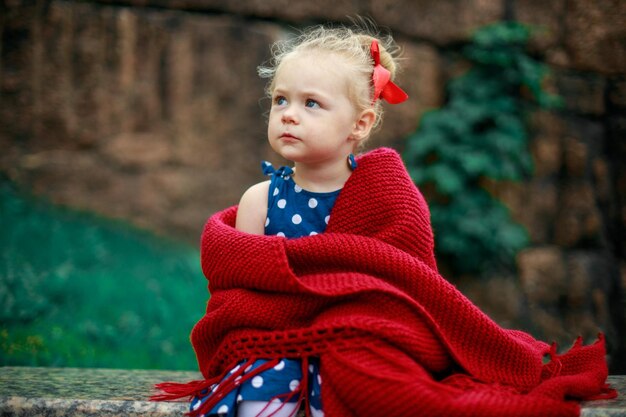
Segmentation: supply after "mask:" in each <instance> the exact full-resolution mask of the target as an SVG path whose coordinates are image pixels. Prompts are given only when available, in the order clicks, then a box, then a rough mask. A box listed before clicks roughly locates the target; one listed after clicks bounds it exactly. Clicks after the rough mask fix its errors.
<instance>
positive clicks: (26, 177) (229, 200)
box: [0, 0, 626, 374]
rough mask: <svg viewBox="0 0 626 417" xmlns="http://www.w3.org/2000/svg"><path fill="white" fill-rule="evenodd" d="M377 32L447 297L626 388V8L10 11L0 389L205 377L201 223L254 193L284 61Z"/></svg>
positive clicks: (197, 6) (57, 6) (144, 2)
mask: <svg viewBox="0 0 626 417" xmlns="http://www.w3.org/2000/svg"><path fill="white" fill-rule="evenodd" d="M356 15H361V16H368V17H371V18H373V19H374V20H375V21H376V22H377V23H378V24H379V25H380V26H381V27H382V28H384V29H386V30H390V31H391V32H392V33H393V35H394V37H395V39H396V40H397V41H398V43H399V44H400V45H401V46H402V48H403V51H404V60H403V62H402V64H403V71H402V73H401V74H400V75H399V77H398V80H397V83H398V84H399V85H400V86H402V88H404V89H405V90H406V91H407V92H408V93H409V96H410V100H409V101H408V102H406V103H404V104H402V105H399V106H389V107H388V108H387V110H386V115H385V121H384V125H383V128H382V130H381V131H380V132H379V133H378V134H376V135H375V136H374V137H373V138H372V139H371V140H370V141H369V143H368V144H367V148H368V149H371V148H375V147H378V146H390V147H393V148H395V149H396V150H398V151H399V152H401V153H402V155H403V158H404V159H405V162H406V164H407V167H408V168H409V170H410V173H411V175H412V176H413V178H414V179H415V181H416V183H417V184H418V185H419V187H420V189H421V190H422V191H423V192H424V194H425V195H426V197H427V200H428V201H429V204H430V205H431V210H432V216H433V227H434V229H435V235H436V239H437V257H438V261H439V264H440V268H441V271H442V274H443V275H444V276H445V277H446V278H447V279H449V280H450V281H451V282H453V283H454V284H455V285H457V287H458V288H459V289H460V290H461V291H463V292H464V293H465V294H466V295H467V296H469V297H470V298H471V299H472V300H473V301H474V302H475V303H477V304H478V305H479V306H480V307H481V308H482V309H483V310H484V311H486V312H487V313H488V314H489V315H490V316H491V317H493V318H494V319H495V320H496V321H497V322H498V323H500V324H501V325H502V326H505V327H509V328H518V329H523V330H526V331H528V332H530V333H532V334H533V335H535V336H536V337H538V338H541V339H543V340H546V341H549V342H551V341H557V342H558V343H559V346H560V348H561V349H566V348H568V347H569V346H570V345H571V343H572V342H573V340H574V339H575V337H576V336H578V335H582V336H583V337H584V338H585V340H586V341H587V342H591V341H593V340H594V339H595V337H596V336H597V334H598V333H599V332H604V333H605V334H606V335H607V340H608V349H609V363H610V367H611V372H612V373H622V374H623V373H626V324H625V321H624V320H625V316H626V311H625V310H626V308H625V306H626V295H625V290H626V242H625V239H624V238H625V237H626V163H625V161H626V25H624V22H626V5H624V3H623V2H620V1H619V0H596V1H593V2H590V1H586V0H554V1H551V2H544V1H536V0H527V1H519V0H518V1H515V0H467V1H459V0H436V1H435V0H413V1H408V0H406V1H402V0H399V1H391V0H379V1H370V0H351V1H330V0H319V1H316V2H311V1H287V0H274V1H255V0H242V1H238V2H229V1H225V0H126V1H122V0H119V1H114V0H111V1H107V0H100V1H95V0H94V1H63V0H48V1H40V0H0V38H1V44H0V48H1V49H0V247H1V255H0V365H28V366H79V367H112V368H160V369H195V358H194V355H193V351H192V349H191V346H190V343H189V340H188V338H189V332H190V330H191V327H192V326H193V324H194V323H195V322H196V321H197V320H198V319H199V318H200V317H201V316H202V315H203V313H204V307H205V303H206V300H207V298H208V296H207V292H206V281H205V279H204V278H203V276H202V273H201V271H200V267H199V253H198V242H199V236H200V232H201V229H202V226H203V224H204V222H205V221H206V219H207V218H208V217H209V216H210V215H211V214H213V213H215V212H216V211H218V210H221V209H223V208H225V207H227V206H230V205H232V204H235V203H237V201H238V199H239V197H240V195H241V194H242V192H243V191H244V190H245V189H246V188H247V187H248V186H249V185H251V184H252V183H255V182H258V181H260V180H262V176H261V173H260V168H259V167H260V160H262V159H266V160H270V161H272V162H274V163H275V164H280V163H281V162H282V161H280V160H278V159H277V158H276V157H275V156H274V155H273V153H272V152H271V150H270V149H269V147H268V145H267V144H266V128H265V114H266V112H267V110H268V103H267V100H265V99H263V88H264V81H263V80H261V79H259V78H258V77H257V75H256V67H257V66H258V65H260V64H262V63H264V62H265V61H267V60H268V58H269V45H270V44H271V43H272V42H273V41H275V40H277V39H281V38H284V37H288V36H291V35H292V34H293V33H294V31H295V30H297V29H299V28H303V27H306V26H308V25H311V24H317V23H327V22H331V23H342V22H344V23H345V22H349V21H350V19H349V17H350V16H356Z"/></svg>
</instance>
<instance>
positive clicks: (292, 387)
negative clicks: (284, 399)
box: [289, 379, 300, 391]
mask: <svg viewBox="0 0 626 417" xmlns="http://www.w3.org/2000/svg"><path fill="white" fill-rule="evenodd" d="M299 386H300V381H298V380H297V379H294V380H293V381H291V382H290V383H289V389H290V390H292V391H295V390H297V389H298V387H299Z"/></svg>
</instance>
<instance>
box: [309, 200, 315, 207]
mask: <svg viewBox="0 0 626 417" xmlns="http://www.w3.org/2000/svg"><path fill="white" fill-rule="evenodd" d="M309 207H311V208H315V207H317V200H316V199H314V198H311V199H309Z"/></svg>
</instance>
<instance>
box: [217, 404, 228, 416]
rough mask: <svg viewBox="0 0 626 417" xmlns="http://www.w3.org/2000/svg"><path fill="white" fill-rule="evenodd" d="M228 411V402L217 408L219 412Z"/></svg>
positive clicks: (224, 412)
mask: <svg viewBox="0 0 626 417" xmlns="http://www.w3.org/2000/svg"><path fill="white" fill-rule="evenodd" d="M226 413H228V406H227V405H226V404H224V405H222V406H221V407H220V408H218V409H217V414H226Z"/></svg>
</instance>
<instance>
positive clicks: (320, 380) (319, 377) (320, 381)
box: [317, 374, 322, 385]
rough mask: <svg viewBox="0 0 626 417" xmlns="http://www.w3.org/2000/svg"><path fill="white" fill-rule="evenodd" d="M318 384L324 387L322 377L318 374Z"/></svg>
mask: <svg viewBox="0 0 626 417" xmlns="http://www.w3.org/2000/svg"><path fill="white" fill-rule="evenodd" d="M317 383H318V384H320V385H322V375H320V374H317Z"/></svg>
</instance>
